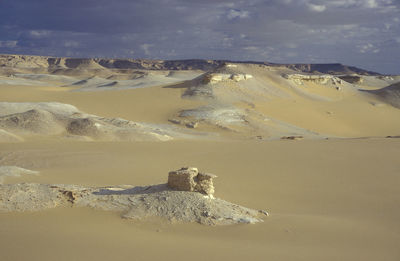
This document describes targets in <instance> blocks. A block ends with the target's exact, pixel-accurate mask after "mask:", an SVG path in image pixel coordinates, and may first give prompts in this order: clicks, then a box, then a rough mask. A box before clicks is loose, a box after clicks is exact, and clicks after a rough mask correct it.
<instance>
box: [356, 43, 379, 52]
mask: <svg viewBox="0 0 400 261" xmlns="http://www.w3.org/2000/svg"><path fill="white" fill-rule="evenodd" d="M358 48H359V52H360V53H379V52H380V50H379V49H378V48H376V47H375V46H374V45H373V44H371V43H367V44H362V45H359V46H358Z"/></svg>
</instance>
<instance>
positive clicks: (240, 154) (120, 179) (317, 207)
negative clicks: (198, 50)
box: [0, 67, 400, 261]
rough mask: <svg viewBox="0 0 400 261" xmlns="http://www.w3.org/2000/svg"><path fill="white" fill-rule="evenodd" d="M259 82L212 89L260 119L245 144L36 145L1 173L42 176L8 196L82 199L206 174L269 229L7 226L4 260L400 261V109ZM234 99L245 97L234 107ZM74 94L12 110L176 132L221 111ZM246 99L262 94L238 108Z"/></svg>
mask: <svg viewBox="0 0 400 261" xmlns="http://www.w3.org/2000/svg"><path fill="white" fill-rule="evenodd" d="M238 68H239V69H240V70H242V68H240V67H238ZM232 70H233V69H232ZM259 70H260V69H257V68H250V69H249V68H247V69H246V72H247V73H249V74H252V75H254V76H255V77H254V78H253V79H249V80H248V81H253V84H251V85H246V84H247V83H248V82H246V81H247V80H246V81H240V82H238V83H234V82H228V83H226V82H225V83H224V84H221V85H219V83H218V84H217V85H213V88H214V95H215V96H216V99H217V100H218V102H219V103H220V104H221V103H222V105H224V106H226V105H229V106H234V108H236V109H239V110H243V111H245V112H246V113H249V114H248V115H250V116H246V117H247V118H246V119H250V121H249V122H251V123H252V124H253V125H249V126H251V127H248V126H247V125H246V126H244V127H243V126H240V127H235V126H233V127H232V126H229V127H231V128H234V129H235V130H236V131H238V132H232V131H227V130H224V129H222V128H218V127H216V126H212V125H203V126H202V125H201V124H203V123H201V124H200V126H199V127H198V130H200V131H211V132H213V133H215V134H217V135H218V136H217V137H219V138H213V139H201V138H196V139H173V140H170V141H166V142H160V141H136V142H123V141H108V142H104V141H91V142H87V141H78V140H75V139H63V138H59V137H48V136H26V137H25V136H24V141H21V142H16V143H14V142H13V143H10V142H2V143H0V165H1V166H18V167H21V168H25V169H28V170H32V171H39V175H21V176H20V177H12V176H11V177H5V179H4V183H6V184H15V183H21V182H29V183H43V184H77V185H82V186H114V185H115V186H118V185H123V184H127V185H136V186H139V185H149V184H160V183H165V182H166V181H167V174H168V171H170V170H174V169H178V168H180V167H182V166H185V165H186V166H197V167H199V168H200V169H202V170H204V171H206V172H211V173H214V174H216V175H218V178H217V179H215V182H214V185H215V187H216V191H215V196H216V197H219V198H223V199H225V200H228V201H230V202H235V203H237V204H240V205H243V206H246V207H249V208H253V209H264V210H267V211H268V213H269V214H270V215H269V216H268V217H266V218H265V219H264V222H262V223H258V224H254V225H246V224H242V225H233V226H218V227H216V226H211V227H208V226H203V225H200V224H196V223H183V224H182V223H174V224H170V223H168V222H166V221H165V220H162V219H161V220H160V219H156V218H153V219H151V218H150V219H148V220H145V221H135V220H128V219H121V217H120V213H117V212H108V211H98V210H93V209H89V208H69V207H64V208H55V209H51V210H45V211H39V212H11V213H0V235H1V236H0V251H1V257H2V258H1V259H2V260H31V261H34V260H54V259H57V260H93V259H96V260H110V259H111V260H127V259H134V260H154V259H163V260H180V259H190V260H205V259H206V260H221V259H223V258H224V259H229V260H244V259H253V260H267V259H270V260H393V261H396V260H398V259H399V258H400V252H399V242H400V227H399V225H398V220H399V218H400V209H399V208H398V206H399V204H400V196H399V193H398V187H399V185H400V176H399V169H400V166H399V164H398V153H399V151H400V139H396V138H385V137H386V136H388V135H392V136H396V135H399V134H400V133H399V128H400V120H399V119H400V117H399V116H400V110H398V109H397V108H395V107H393V106H391V105H390V104H388V103H385V102H384V101H383V100H381V99H379V97H376V95H373V94H369V93H365V92H358V91H357V88H361V87H362V86H361V87H360V86H358V87H357V86H356V88H355V87H354V86H351V85H347V84H346V83H345V84H343V86H342V91H339V92H338V91H337V90H335V89H332V88H330V87H329V86H330V85H328V87H327V86H326V85H319V84H315V83H312V82H311V83H306V84H305V85H301V86H300V85H296V84H295V83H289V85H287V84H288V83H287V80H285V79H284V78H282V77H280V76H279V74H276V73H275V72H270V73H267V74H266V76H265V78H262V79H261V80H260V79H259V77H261V72H260V71H259ZM285 70H286V69H285ZM285 72H286V73H287V71H285ZM224 73H225V72H224ZM368 77H370V76H368ZM254 81H256V82H254ZM257 81H260V82H267V83H268V84H267V86H268V88H266V90H264V89H262V88H261V87H260V86H259V84H260V82H257ZM370 82H372V81H370ZM388 85H390V84H388ZM226 86H231V87H232V89H230V90H234V91H232V92H230V93H229V94H227V95H226V96H224V95H223V93H224V90H225V91H226ZM246 86H247V87H246ZM288 86H289V87H288ZM178 87H179V86H178ZM253 87H254V88H253ZM258 87H260V88H261V89H260V88H258ZM272 87H274V88H273V92H271V88H272ZM382 87H384V86H382ZM76 88H77V87H60V86H58V85H46V86H44V85H43V86H40V85H32V86H26V85H24V86H23V85H6V84H2V85H0V97H1V98H0V101H3V102H4V101H7V102H61V103H65V104H71V105H73V106H76V107H77V108H78V109H79V110H80V111H82V112H85V113H88V114H93V115H99V116H102V117H110V118H113V117H121V118H124V119H127V120H131V121H135V122H149V123H162V124H170V125H172V124H171V123H170V122H169V121H168V119H170V118H171V117H177V113H179V112H180V111H182V110H188V109H195V108H198V107H201V106H210V104H211V105H215V99H212V100H209V99H196V98H195V97H194V98H191V99H182V97H181V96H182V95H183V94H184V92H185V90H186V89H185V88H164V87H163V86H154V87H149V88H140V89H129V90H115V91H96V92H74V91H73V90H75V89H76ZM224 88H225V89H224ZM246 88H253V89H250V90H249V92H245V93H244V94H245V95H244V97H246V98H245V99H244V100H237V97H238V95H237V93H238V92H243V91H244V90H247V89H246ZM236 91H238V92H236ZM252 91H254V92H252ZM264 91H266V92H264ZM254 93H255V94H257V93H258V94H260V93H261V94H262V95H261V96H260V95H255V94H254ZM282 93H285V94H286V95H283V96H281V94H282ZM221 95H222V96H221ZM310 95H311V96H312V98H310V97H311V96H310ZM254 96H256V98H254ZM321 97H322V98H324V99H325V100H324V99H321ZM253 98H254V100H252V101H251V102H252V105H251V104H249V100H250V99H253ZM258 98H259V99H258ZM246 109H251V110H250V112H248V111H246ZM256 112H260V113H263V114H265V115H267V116H268V117H270V118H271V119H275V120H276V122H279V123H280V122H284V123H287V124H290V126H296V128H299V129H304V130H308V131H311V132H313V133H317V134H318V135H314V136H312V135H310V136H309V137H305V139H303V140H280V135H283V134H285V133H284V132H282V130H283V128H282V127H281V126H282V125H279V124H278V123H276V126H278V127H276V128H275V129H274V131H271V129H268V128H270V127H271V126H272V125H268V124H267V125H262V126H267V127H268V128H267V130H269V132H266V131H265V129H263V130H262V131H260V130H259V129H256V128H254V126H261V125H257V124H256V123H258V121H259V120H260V118H259V116H255V115H256ZM285 126H286V125H285ZM290 126H289V127H287V129H291V127H290ZM196 130H197V129H196ZM291 130H293V129H291ZM294 130H297V129H294ZM240 131H242V132H240ZM260 133H263V135H265V137H268V135H269V134H270V133H275V134H274V135H275V136H274V137H275V139H263V138H261V139H259V138H257V139H255V138H254V137H255V136H256V135H259V134H260ZM294 133H296V132H294ZM304 133H305V134H307V133H308V132H304ZM305 136H306V135H305ZM326 138H328V139H326Z"/></svg>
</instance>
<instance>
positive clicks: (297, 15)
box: [0, 0, 400, 74]
mask: <svg viewBox="0 0 400 261" xmlns="http://www.w3.org/2000/svg"><path fill="white" fill-rule="evenodd" d="M0 53H17V54H35V55H49V56H72V57H110V58H111V57H120V58H128V57H129V58H152V59H190V58H204V59H229V60H255V61H269V62H276V63H333V62H340V63H344V64H348V65H355V66H359V67H362V68H365V69H370V70H374V71H378V72H383V73H392V74H400V0H246V1H225V0H198V1H195V0H112V1H110V0H0Z"/></svg>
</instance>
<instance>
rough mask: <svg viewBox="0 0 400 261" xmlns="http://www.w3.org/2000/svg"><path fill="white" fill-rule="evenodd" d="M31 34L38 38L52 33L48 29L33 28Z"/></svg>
mask: <svg viewBox="0 0 400 261" xmlns="http://www.w3.org/2000/svg"><path fill="white" fill-rule="evenodd" d="M29 34H30V36H32V37H36V38H42V37H47V36H49V35H50V34H51V31H48V30H31V31H29Z"/></svg>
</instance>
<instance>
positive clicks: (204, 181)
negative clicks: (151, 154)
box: [168, 167, 217, 196]
mask: <svg viewBox="0 0 400 261" xmlns="http://www.w3.org/2000/svg"><path fill="white" fill-rule="evenodd" d="M216 177H217V176H216V175H213V174H209V173H199V171H198V169H197V168H194V167H183V168H181V169H179V170H174V171H171V172H169V173H168V186H169V187H170V188H171V189H174V190H180V191H189V192H200V193H202V194H205V195H210V196H212V195H213V194H214V191H215V189H214V184H213V181H212V180H213V179H214V178H216Z"/></svg>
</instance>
